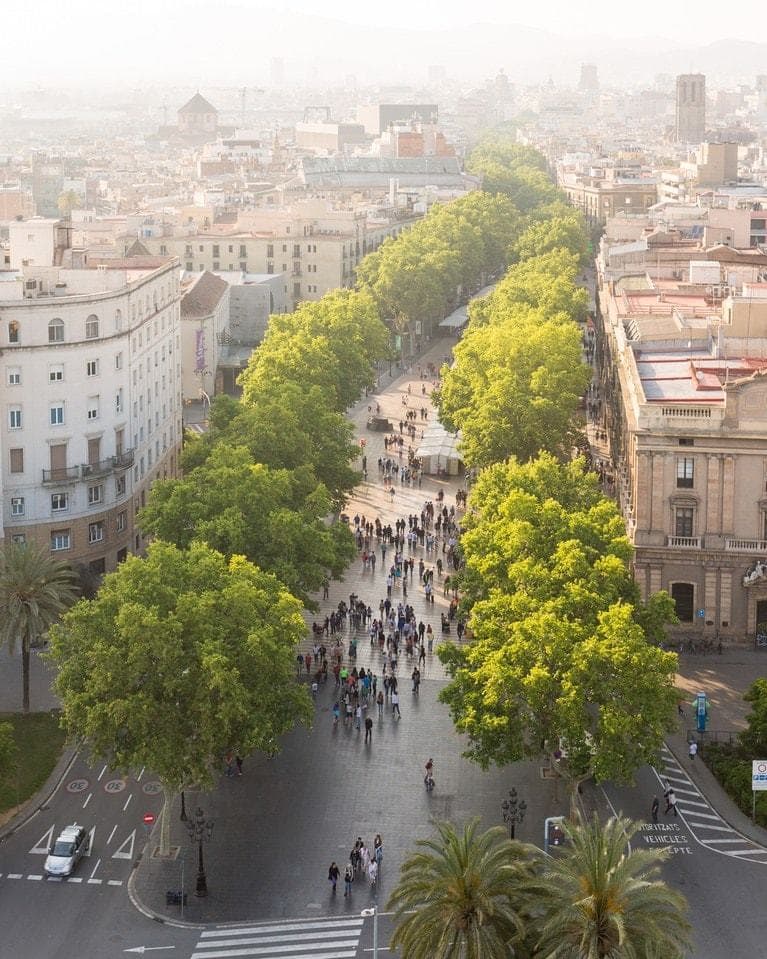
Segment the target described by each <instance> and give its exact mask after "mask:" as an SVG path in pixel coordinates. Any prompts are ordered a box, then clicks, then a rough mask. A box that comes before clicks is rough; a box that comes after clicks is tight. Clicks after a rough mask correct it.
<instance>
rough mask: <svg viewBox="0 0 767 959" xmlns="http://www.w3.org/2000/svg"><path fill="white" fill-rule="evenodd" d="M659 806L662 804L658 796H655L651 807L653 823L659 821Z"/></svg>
mask: <svg viewBox="0 0 767 959" xmlns="http://www.w3.org/2000/svg"><path fill="white" fill-rule="evenodd" d="M659 805H660V803H659V802H658V797H657V796H653V797H652V806H651V807H650V812H651V813H652V821H653V822H657V821H658V807H659Z"/></svg>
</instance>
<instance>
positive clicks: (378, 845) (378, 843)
mask: <svg viewBox="0 0 767 959" xmlns="http://www.w3.org/2000/svg"><path fill="white" fill-rule="evenodd" d="M373 855H374V857H375V861H376V862H377V863H378V865H379V866H380V865H381V861H382V860H383V839H381V833H380V832H377V833H376V837H375V839H374V840H373Z"/></svg>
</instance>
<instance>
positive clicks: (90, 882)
mask: <svg viewBox="0 0 767 959" xmlns="http://www.w3.org/2000/svg"><path fill="white" fill-rule="evenodd" d="M88 885H89V886H100V885H101V880H100V879H89V880H88Z"/></svg>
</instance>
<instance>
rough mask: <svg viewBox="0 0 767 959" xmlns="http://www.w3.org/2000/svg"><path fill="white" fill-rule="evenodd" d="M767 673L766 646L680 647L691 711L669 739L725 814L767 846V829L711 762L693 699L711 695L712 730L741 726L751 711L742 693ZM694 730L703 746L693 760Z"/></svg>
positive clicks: (681, 683)
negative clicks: (694, 650) (698, 651)
mask: <svg viewBox="0 0 767 959" xmlns="http://www.w3.org/2000/svg"><path fill="white" fill-rule="evenodd" d="M764 676H767V652H764V651H759V650H756V649H747V648H740V647H737V646H730V647H727V648H726V649H725V650H724V652H723V653H722V655H721V656H719V655H716V654H714V655H708V656H702V655H694V654H690V653H681V654H680V655H679V672H678V673H677V676H676V685H677V687H678V688H679V689H681V690H683V691H684V692H685V694H686V697H685V699H686V703H685V705H684V709H685V713H686V715H685V717H684V719H681V718H680V720H679V726H678V729H677V731H676V732H675V733H674V734H673V735H671V736H669V737H668V738H667V739H666V743H667V745H668V747H669V748H670V749H671V751H672V752H673V754H674V756H675V757H676V759H677V760H678V761H679V763H680V764H681V765H682V767H683V768H684V770H685V772H686V773H687V774H688V775H689V777H690V778H691V779H692V781H693V782H694V783H695V785H696V786H697V787H698V789H700V791H701V792H702V793H703V795H704V796H705V797H706V799H707V800H708V801H709V802H710V803H711V805H712V806H713V807H714V809H715V810H716V811H717V812H718V813H719V815H720V816H721V817H722V819H724V820H725V822H727V823H729V824H730V825H731V826H732V827H733V828H734V829H737V830H738V832H740V833H742V834H743V835H744V836H747V837H748V838H749V839H752V840H753V841H754V842H756V843H758V844H759V845H761V846H764V847H766V848H767V829H763V828H762V827H760V826H755V825H754V824H753V823H752V821H751V819H750V817H749V816H747V815H746V814H745V813H743V812H741V811H740V809H738V807H737V806H736V805H735V803H734V802H733V801H732V800H731V799H730V797H729V796H728V795H727V793H726V792H725V791H724V789H722V787H721V786H720V785H719V783H718V782H717V780H716V778H715V777H714V775H713V774H712V773H711V771H710V770H709V769H708V767H707V766H706V764H705V758H706V757H705V753H706V750H705V734H704V735H703V736H701V735H700V734H699V733H697V732H696V731H695V716H694V710H693V707H692V705H691V703H692V701H693V699H694V698H695V694H696V693H698V692H705V693H706V696H707V697H708V700H709V721H708V730H709V733H710V734H711V735H712V736H714V735H715V734H716V733H730V732H734V733H736V732H739V731H740V730H741V729H744V728H745V726H746V713H748V711H749V707H748V704H747V703H745V702H744V701H743V694H744V693H745V692H746V690H747V689H748V688H749V687H750V686H751V684H752V683H753V682H754V680H756V679H759V678H760V677H764ZM693 736H694V738H695V739H696V740H698V741H699V742H702V744H703V746H702V749H701V751H700V753H699V754H698V758H697V759H695V760H694V761H691V760H690V758H689V755H688V743H689V740H690V738H692V737H693ZM753 758H754V759H761V758H764V757H761V756H754V757H753ZM701 760H702V761H701Z"/></svg>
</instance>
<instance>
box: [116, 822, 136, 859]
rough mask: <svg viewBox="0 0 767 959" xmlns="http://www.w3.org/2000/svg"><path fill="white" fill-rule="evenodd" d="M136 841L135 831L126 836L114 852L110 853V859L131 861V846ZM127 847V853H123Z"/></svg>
mask: <svg viewBox="0 0 767 959" xmlns="http://www.w3.org/2000/svg"><path fill="white" fill-rule="evenodd" d="M135 841H136V830H135V829H134V830H133V832H132V833H131V834H130V836H128V838H127V839H126V840H125V842H123V843H122V844H121V845H120V847H119V848H118V849H117V850H116V852H113V853H112V859H133V844H134V842H135ZM126 846H128V851H127V852H123V850H124V849H125V847H126Z"/></svg>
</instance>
